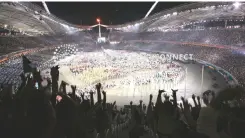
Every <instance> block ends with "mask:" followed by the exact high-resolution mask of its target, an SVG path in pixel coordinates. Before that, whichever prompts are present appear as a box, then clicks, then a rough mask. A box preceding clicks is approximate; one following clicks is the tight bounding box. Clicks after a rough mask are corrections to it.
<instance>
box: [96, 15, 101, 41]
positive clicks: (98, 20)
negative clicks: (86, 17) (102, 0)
mask: <svg viewBox="0 0 245 138" xmlns="http://www.w3.org/2000/svg"><path fill="white" fill-rule="evenodd" d="M96 21H97V22H98V23H99V38H100V37H101V30H100V19H99V18H97V19H96Z"/></svg>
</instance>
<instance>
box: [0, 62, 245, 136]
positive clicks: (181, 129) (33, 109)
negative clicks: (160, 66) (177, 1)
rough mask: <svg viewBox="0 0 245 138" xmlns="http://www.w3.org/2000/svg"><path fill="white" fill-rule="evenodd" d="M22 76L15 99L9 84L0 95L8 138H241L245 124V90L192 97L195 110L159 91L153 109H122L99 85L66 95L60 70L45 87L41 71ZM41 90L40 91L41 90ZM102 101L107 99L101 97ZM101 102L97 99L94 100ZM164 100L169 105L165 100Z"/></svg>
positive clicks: (55, 69) (150, 105)
mask: <svg viewBox="0 0 245 138" xmlns="http://www.w3.org/2000/svg"><path fill="white" fill-rule="evenodd" d="M31 74H32V75H30V74H29V75H27V76H25V75H24V74H22V75H21V76H20V78H21V85H20V87H18V91H17V93H15V94H13V93H12V90H11V87H10V85H7V86H6V85H5V86H2V87H1V91H0V95H1V96H0V130H1V131H0V135H1V137H3V138H19V137H25V138H35V137H38V138H56V137H57V138H65V137H67V138H99V137H100V138H116V137H117V138H118V137H125V138H126V137H129V138H140V137H145V138H155V137H158V138H196V137H200V138H226V137H230V138H242V137H244V136H245V133H244V131H243V129H244V127H245V122H244V113H245V110H244V101H243V99H241V96H242V95H243V94H244V93H243V89H241V88H239V87H237V88H229V89H227V90H224V91H222V92H220V93H219V94H215V93H214V92H212V91H206V92H204V93H203V95H202V97H196V96H195V95H193V96H192V100H193V103H194V105H190V104H189V102H188V101H187V100H186V99H184V98H183V97H182V98H181V101H182V102H178V101H177V98H176V96H177V94H178V92H177V90H172V95H171V96H170V95H167V94H164V93H165V91H164V90H159V91H158V96H157V101H156V102H155V103H154V101H152V99H153V96H152V95H150V100H149V103H148V105H146V104H147V103H144V102H143V101H140V102H139V104H137V103H132V102H130V103H129V105H125V106H123V107H122V106H121V105H116V101H115V102H114V103H107V101H106V99H107V98H106V96H107V95H106V92H105V91H102V90H101V87H102V85H101V84H100V83H98V84H97V85H96V86H95V91H90V92H89V95H85V94H84V93H80V95H77V94H76V86H74V85H71V86H70V87H71V89H72V91H71V92H67V91H66V87H67V86H68V84H67V83H66V82H64V81H62V82H61V84H60V86H58V80H59V67H58V66H56V67H52V68H51V71H50V75H51V79H47V80H46V81H47V82H48V83H47V84H46V85H43V84H42V81H44V80H43V79H42V76H41V74H40V72H39V71H36V70H33V72H32V73H31ZM37 86H38V87H37ZM102 96H103V98H102ZM95 97H97V100H95ZM163 99H164V100H163Z"/></svg>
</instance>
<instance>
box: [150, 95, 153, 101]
mask: <svg viewBox="0 0 245 138" xmlns="http://www.w3.org/2000/svg"><path fill="white" fill-rule="evenodd" d="M152 98H153V95H152V94H150V102H151V101H152Z"/></svg>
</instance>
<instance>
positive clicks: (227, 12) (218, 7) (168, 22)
mask: <svg viewBox="0 0 245 138" xmlns="http://www.w3.org/2000/svg"><path fill="white" fill-rule="evenodd" d="M244 17H245V4H244V3H234V2H225V3H224V2H222V3H221V2H215V3H214V2H213V3H210V2H209V3H205V2H203V3H192V4H186V5H182V6H179V7H176V8H172V9H169V10H164V11H162V12H159V13H156V14H154V15H152V16H149V17H148V18H146V19H141V20H139V21H135V22H131V23H127V24H123V25H119V26H110V27H109V28H113V29H117V30H122V31H125V32H131V31H136V32H138V31H139V32H142V31H152V30H161V31H162V30H170V29H181V28H183V27H184V26H185V25H189V24H192V23H195V22H205V21H210V20H217V19H219V20H220V19H222V20H226V19H244Z"/></svg>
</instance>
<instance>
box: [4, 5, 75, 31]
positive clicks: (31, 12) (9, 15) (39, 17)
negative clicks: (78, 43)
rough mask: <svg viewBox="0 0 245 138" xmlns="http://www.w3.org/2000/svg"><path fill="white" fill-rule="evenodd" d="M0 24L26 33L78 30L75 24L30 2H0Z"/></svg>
mask: <svg viewBox="0 0 245 138" xmlns="http://www.w3.org/2000/svg"><path fill="white" fill-rule="evenodd" d="M0 24H1V25H2V26H5V27H6V26H8V29H11V30H12V29H14V30H19V31H24V32H25V33H27V34H55V33H71V32H74V31H78V30H79V28H77V27H76V26H75V25H72V24H69V23H67V22H66V21H64V20H61V19H59V18H57V17H56V16H54V15H52V14H48V13H46V11H45V10H44V9H42V8H41V7H39V6H37V5H34V4H32V3H30V2H1V3H0Z"/></svg>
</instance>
